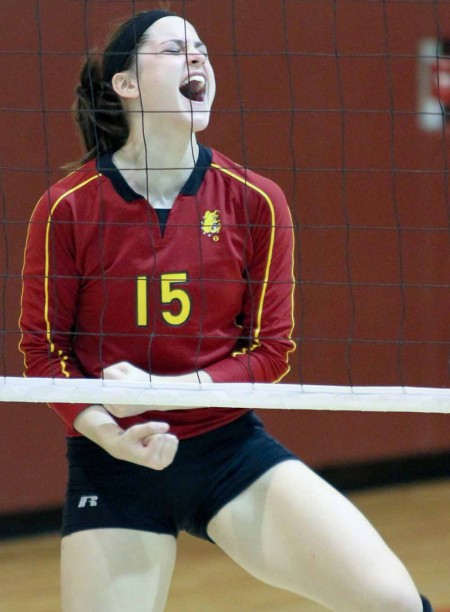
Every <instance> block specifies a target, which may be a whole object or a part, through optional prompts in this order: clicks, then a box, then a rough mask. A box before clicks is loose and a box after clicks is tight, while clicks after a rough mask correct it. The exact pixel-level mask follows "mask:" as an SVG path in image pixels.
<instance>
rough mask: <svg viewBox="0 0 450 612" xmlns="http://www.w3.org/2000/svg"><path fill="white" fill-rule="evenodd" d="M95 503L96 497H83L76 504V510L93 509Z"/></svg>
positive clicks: (96, 501)
mask: <svg viewBox="0 0 450 612" xmlns="http://www.w3.org/2000/svg"><path fill="white" fill-rule="evenodd" d="M97 503H98V495H83V496H82V497H80V501H79V502H78V508H86V507H87V508H93V507H94V506H97Z"/></svg>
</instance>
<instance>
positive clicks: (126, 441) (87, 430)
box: [74, 404, 178, 470]
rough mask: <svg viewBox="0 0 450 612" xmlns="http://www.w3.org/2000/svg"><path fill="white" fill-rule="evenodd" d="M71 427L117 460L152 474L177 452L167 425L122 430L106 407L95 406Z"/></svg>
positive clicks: (79, 416) (89, 407)
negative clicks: (149, 470)
mask: <svg viewBox="0 0 450 612" xmlns="http://www.w3.org/2000/svg"><path fill="white" fill-rule="evenodd" d="M74 427H75V429H76V430H77V431H78V432H79V433H80V434H82V435H83V436H86V438H89V440H92V442H95V443H96V444H98V445H99V446H100V447H101V448H103V449H104V450H105V451H106V452H107V453H109V454H110V455H112V456H113V457H115V458H116V459H121V460H123V461H130V462H131V463H136V464H137V465H142V466H143V467H148V468H151V469H153V470H163V469H164V468H166V467H167V466H168V465H170V464H171V463H172V461H173V459H174V457H175V454H176V452H177V449H178V439H177V438H176V436H174V435H172V434H169V433H168V431H169V425H168V424H167V423H160V422H150V423H142V424H139V425H134V426H133V427H130V428H129V429H127V430H123V429H122V428H121V427H120V426H119V425H118V424H117V423H116V421H115V420H114V419H113V417H112V416H111V415H110V414H109V413H108V412H107V411H106V410H105V407H104V406H101V405H98V404H94V405H92V406H88V407H87V408H86V409H85V410H83V411H82V412H80V414H79V415H78V416H77V418H76V419H75V421H74Z"/></svg>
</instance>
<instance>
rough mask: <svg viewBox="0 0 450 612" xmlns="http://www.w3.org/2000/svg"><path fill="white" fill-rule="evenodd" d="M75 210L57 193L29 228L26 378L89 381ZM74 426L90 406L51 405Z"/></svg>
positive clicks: (23, 317)
mask: <svg viewBox="0 0 450 612" xmlns="http://www.w3.org/2000/svg"><path fill="white" fill-rule="evenodd" d="M73 228H74V223H73V219H72V218H71V211H70V206H69V204H68V202H67V201H65V200H64V198H63V197H62V196H61V197H59V198H58V197H57V196H55V194H54V193H52V190H50V191H49V192H47V193H46V194H45V195H44V196H43V197H42V198H41V199H40V200H39V202H38V204H37V206H36V208H35V210H34V212H33V215H32V217H31V220H30V223H29V226H28V236H27V242H26V246H25V255H24V266H23V273H22V302H21V314H20V319H19V326H20V331H21V334H22V335H21V341H20V345H19V348H20V350H21V352H22V353H23V356H24V366H25V371H24V375H25V376H26V377H45V378H84V374H83V373H82V371H81V369H80V367H79V365H78V363H77V361H76V359H75V357H74V355H73V351H72V348H71V346H72V336H73V333H74V330H75V326H76V316H75V314H76V303H77V292H78V288H79V283H80V275H79V273H78V270H77V267H76V260H75V248H74V247H75V245H74V235H73ZM51 407H52V408H53V409H54V410H55V411H56V412H57V413H58V415H59V416H60V417H61V418H62V419H63V420H64V421H65V423H66V424H67V425H68V426H69V428H70V427H71V426H72V424H73V421H74V420H75V418H76V416H77V415H78V414H79V413H80V412H81V411H82V410H84V409H85V408H86V407H87V405H86V404H69V403H68V404H52V405H51Z"/></svg>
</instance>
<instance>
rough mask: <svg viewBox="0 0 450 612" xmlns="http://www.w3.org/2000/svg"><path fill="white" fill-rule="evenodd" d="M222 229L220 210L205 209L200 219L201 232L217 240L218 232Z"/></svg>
mask: <svg viewBox="0 0 450 612" xmlns="http://www.w3.org/2000/svg"><path fill="white" fill-rule="evenodd" d="M221 229H222V224H221V222H220V211H219V210H207V211H206V212H205V214H204V215H203V219H202V232H203V234H204V235H205V236H208V238H211V237H212V239H213V240H214V242H217V241H218V240H219V233H220V230H221Z"/></svg>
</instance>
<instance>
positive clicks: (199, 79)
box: [181, 74, 206, 87]
mask: <svg viewBox="0 0 450 612" xmlns="http://www.w3.org/2000/svg"><path fill="white" fill-rule="evenodd" d="M193 82H195V83H200V84H201V85H205V84H206V79H205V77H204V76H201V75H200V74H193V75H192V76H190V77H188V78H187V79H185V80H184V81H183V83H182V84H181V87H184V86H185V85H189V83H193Z"/></svg>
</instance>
